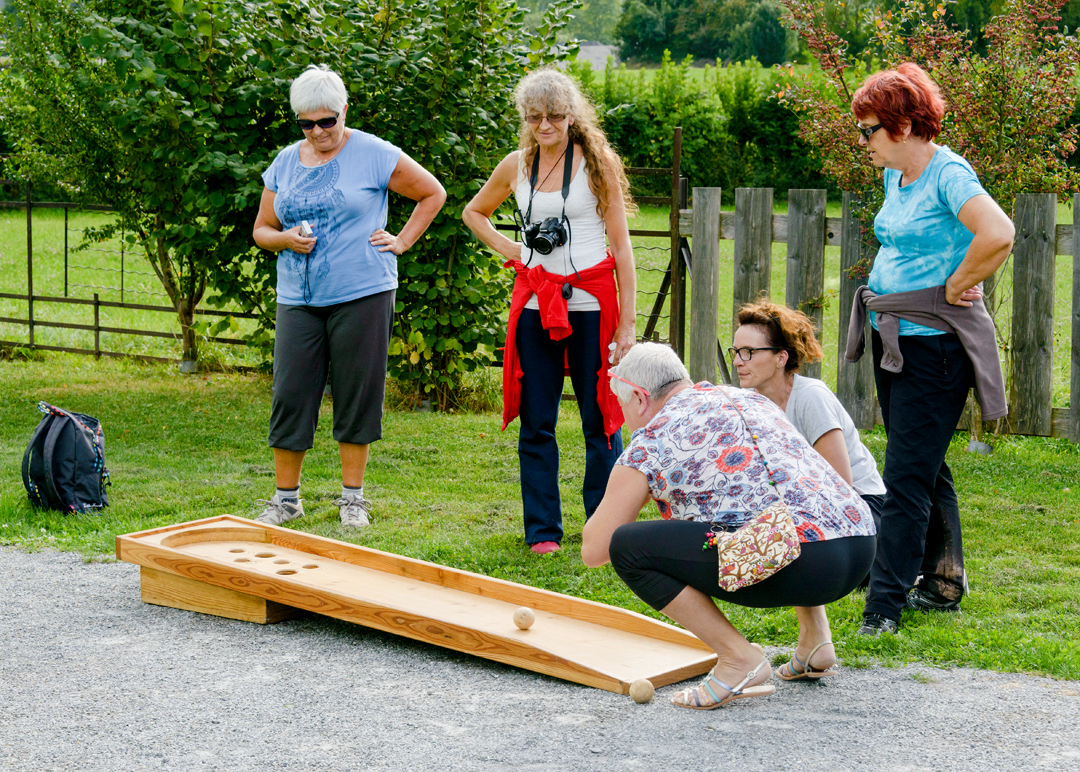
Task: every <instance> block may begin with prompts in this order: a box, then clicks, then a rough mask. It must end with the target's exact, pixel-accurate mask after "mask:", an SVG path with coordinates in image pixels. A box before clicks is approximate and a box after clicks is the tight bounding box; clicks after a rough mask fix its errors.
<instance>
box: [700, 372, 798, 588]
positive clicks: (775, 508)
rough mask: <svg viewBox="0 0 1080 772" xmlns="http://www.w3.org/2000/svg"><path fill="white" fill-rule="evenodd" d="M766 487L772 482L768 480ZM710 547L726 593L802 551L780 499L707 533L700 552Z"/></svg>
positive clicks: (763, 576) (769, 573)
mask: <svg viewBox="0 0 1080 772" xmlns="http://www.w3.org/2000/svg"><path fill="white" fill-rule="evenodd" d="M721 391H723V389H721ZM724 396H727V394H725V395H724ZM728 400H729V401H730V402H731V404H732V406H733V407H734V408H735V410H736V412H738V414H739V417H740V418H742V420H743V423H744V424H745V425H746V430H747V431H748V432H749V433H750V438H751V440H752V442H753V445H754V450H756V451H757V453H758V455H759V456H760V457H761V463H762V464H764V465H765V471H766V472H768V475H769V477H770V478H771V477H772V471H771V470H770V469H769V463H768V462H767V461H766V460H765V454H764V453H762V452H761V449H760V448H759V447H758V445H757V435H756V434H754V430H753V429H751V428H750V424H749V423H747V421H746V416H744V415H743V412H742V410H740V409H739V406H738V405H737V404H735V400H733V399H731V397H728ZM769 485H776V483H775V482H774V481H773V480H771V479H770V480H769ZM712 546H715V547H716V552H717V555H718V556H719V563H720V589H722V590H727V591H728V592H735V591H736V590H740V589H742V588H743V587H749V586H750V585H752V584H757V583H758V582H760V581H761V580H762V579H768V578H769V577H770V576H772V575H773V574H775V573H776V572H777V571H779V570H780V569H782V568H783V567H784V566H786V565H787V564H788V563H791V562H792V561H793V560H795V558H797V557H799V555H800V554H801V552H802V545H801V543H800V542H799V534H798V532H797V531H796V530H795V521H794V520H793V519H792V517H791V513H790V512H789V511H788V508H787V504H785V503H784V502H783V501H782V500H781V501H778V502H776V503H775V504H773V505H771V506H769V507H767V508H766V509H764V510H763V511H761V512H760V513H758V514H757V515H755V516H754V517H752V518H751V519H750V520H748V521H747V522H746V523H744V524H743V525H742V526H741V527H740V528H738V529H737V530H735V531H732V532H731V533H724V532H721V533H716V532H715V531H710V532H709V533H708V534H707V539H706V542H705V544H704V546H703V547H702V549H708V548H709V547H712Z"/></svg>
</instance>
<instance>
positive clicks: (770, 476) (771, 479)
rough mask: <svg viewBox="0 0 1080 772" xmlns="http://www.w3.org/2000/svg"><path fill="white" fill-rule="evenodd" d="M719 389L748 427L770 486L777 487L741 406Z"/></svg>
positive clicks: (751, 440) (722, 389) (720, 387)
mask: <svg viewBox="0 0 1080 772" xmlns="http://www.w3.org/2000/svg"><path fill="white" fill-rule="evenodd" d="M717 389H719V391H720V393H721V394H723V395H724V396H725V397H726V398H727V401H728V402H730V403H731V406H732V407H733V408H735V412H736V413H738V414H739V418H741V419H742V422H743V425H744V426H745V427H746V431H747V432H749V433H750V442H751V444H752V445H753V446H754V450H756V451H757V454H758V456H759V457H760V458H761V463H762V464H763V465H764V466H765V472H766V474H768V476H769V480H768V483H769V485H772V486H773V487H776V480H774V479H773V473H772V470H771V469H769V462H768V461H766V460H765V454H764V453H762V452H761V448H759V447H758V444H757V440H758V437H757V435H756V434H754V430H753V429H751V428H750V422H749V421H747V420H746V416H745V415H743V411H742V410H741V409H740V408H739V405H738V404H737V403H736V402H735V400H734V399H732V398H731V395H730V394H728V393H727V392H726V391H724V388H723V387H722V386H718V387H717Z"/></svg>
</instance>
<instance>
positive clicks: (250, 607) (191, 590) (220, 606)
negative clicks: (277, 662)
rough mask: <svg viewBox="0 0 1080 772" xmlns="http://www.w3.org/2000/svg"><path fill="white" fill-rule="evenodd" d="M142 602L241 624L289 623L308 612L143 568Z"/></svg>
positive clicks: (153, 569)
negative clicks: (238, 621) (290, 620)
mask: <svg viewBox="0 0 1080 772" xmlns="http://www.w3.org/2000/svg"><path fill="white" fill-rule="evenodd" d="M141 569H142V572H141V585H142V599H143V602H145V603H153V604H154V605H156V606H168V607H169V608H178V609H183V610H185V611H198V612H199V613H200V614H213V615H214V616H218V617H225V618H226V619H239V620H240V621H242V622H257V623H258V624H260V625H272V624H274V623H276V622H282V621H284V620H286V619H293V618H295V617H299V616H304V615H306V614H307V613H308V612H307V611H304V610H303V609H298V608H293V607H292V606H284V605H282V604H280V603H275V602H274V601H272V600H264V599H263V598H256V597H255V596H254V595H245V594H244V593H242V592H237V591H236V590H227V589H225V588H224V587H215V586H214V585H212V584H206V583H204V582H198V581H196V580H194V579H188V578H187V577H184V576H177V575H176V574H169V573H166V572H164V571H158V570H157V569H156V568H148V567H146V566H141Z"/></svg>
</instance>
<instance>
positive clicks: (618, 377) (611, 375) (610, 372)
mask: <svg viewBox="0 0 1080 772" xmlns="http://www.w3.org/2000/svg"><path fill="white" fill-rule="evenodd" d="M607 374H608V378H614V379H615V380H617V381H622V382H623V383H625V384H626V385H627V386H631V387H633V388H635V389H637V390H638V391H640V392H641V393H642V394H644V395H645V396H646V397H651V396H652V394H650V393H649V390H648V389H646V388H645V387H644V386H638V385H637V384H636V383H634V382H633V381H628V380H626V379H625V378H623V377H622V376H621V375H616V374H615V371H614V370H608V371H607ZM612 391H614V389H612Z"/></svg>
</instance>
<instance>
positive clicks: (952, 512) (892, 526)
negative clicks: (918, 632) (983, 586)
mask: <svg viewBox="0 0 1080 772" xmlns="http://www.w3.org/2000/svg"><path fill="white" fill-rule="evenodd" d="M873 350H874V379H875V380H876V381H877V392H878V402H879V403H880V404H881V415H882V418H883V419H884V421H885V433H886V434H887V435H888V441H887V444H886V446H885V473H884V474H883V475H882V477H883V478H884V480H885V487H886V489H887V493H886V494H885V503H884V504H883V506H882V508H881V526H880V530H879V531H878V542H877V557H876V558H875V560H874V567H873V568H872V569H870V588H869V590H868V591H867V593H866V612H865V613H867V614H880V615H882V616H885V617H888V618H889V619H893V620H896V621H899V619H900V612H901V611H902V610H903V608H904V605H905V602H906V599H907V591H908V590H909V589H911V587H912V586H914V584H915V579H916V577H918V575H919V574H920V573H921V574H922V576H923V578H922V582H921V583H920V586H921V587H924V588H926V589H929V590H932V591H934V592H936V593H938V594H939V595H944V596H945V597H947V598H950V599H953V600H958V599H959V598H960V596H961V595H962V594H963V592H964V551H963V542H962V540H961V535H960V506H959V503H958V501H957V498H956V488H955V487H954V486H953V479H952V474H951V473H950V471H949V467H948V465H947V464H946V463H945V452H946V451H947V450H948V449H949V443H950V442H951V441H952V436H953V432H955V431H956V424H957V422H958V421H959V420H960V415H961V413H963V411H964V403H965V401H966V400H967V394H968V389H969V388H971V386H973V385H974V373H973V370H972V367H971V360H970V359H969V358H968V355H967V352H965V351H964V347H963V345H962V344H961V343H960V339H959V338H958V337H957V336H956V335H952V334H948V335H926V336H924V335H904V336H901V338H900V353H901V354H903V356H904V369H903V371H902V372H899V373H890V372H887V371H885V370H882V369H881V367H880V366H879V365H878V363H879V362H880V361H881V354H882V347H881V337H880V336H879V335H878V333H877V331H875V332H874V333H873Z"/></svg>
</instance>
